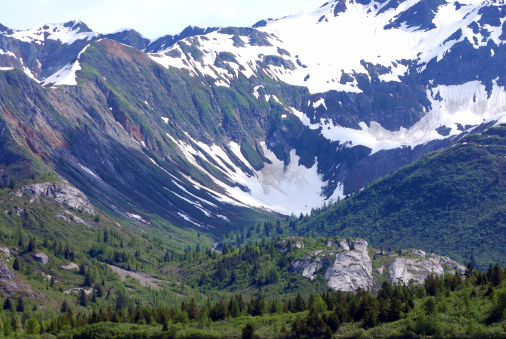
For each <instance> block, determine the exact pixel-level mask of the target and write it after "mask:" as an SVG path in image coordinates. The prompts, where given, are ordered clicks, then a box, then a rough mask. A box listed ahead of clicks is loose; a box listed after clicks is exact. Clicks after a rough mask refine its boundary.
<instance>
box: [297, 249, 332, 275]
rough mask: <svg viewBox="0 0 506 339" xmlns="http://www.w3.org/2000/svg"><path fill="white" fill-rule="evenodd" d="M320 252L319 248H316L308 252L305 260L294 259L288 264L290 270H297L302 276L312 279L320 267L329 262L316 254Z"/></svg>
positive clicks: (327, 264)
mask: <svg viewBox="0 0 506 339" xmlns="http://www.w3.org/2000/svg"><path fill="white" fill-rule="evenodd" d="M321 252H322V251H321V250H318V251H315V252H312V253H310V254H308V255H307V256H306V258H305V260H297V261H294V262H293V263H292V264H291V265H290V270H291V271H298V272H300V273H301V274H302V276H303V277H306V278H309V279H311V280H313V279H314V278H316V273H317V272H318V271H319V270H320V269H322V268H323V267H324V266H329V265H330V264H331V263H330V261H329V260H327V259H324V258H321V257H320V256H318V255H319V254H320V253H321Z"/></svg>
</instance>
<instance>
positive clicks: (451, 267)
mask: <svg viewBox="0 0 506 339" xmlns="http://www.w3.org/2000/svg"><path fill="white" fill-rule="evenodd" d="M412 253H413V254H415V255H418V256H420V257H421V259H409V258H395V260H394V261H393V262H392V264H391V265H390V268H389V271H390V279H391V280H392V282H393V283H394V284H396V283H400V284H408V283H409V282H410V281H413V282H415V283H418V284H421V283H423V282H424V281H425V279H426V278H427V276H428V275H429V274H431V273H433V274H437V275H442V274H444V273H445V272H452V273H454V272H455V270H458V271H461V272H464V271H465V269H466V268H465V267H464V266H462V265H460V264H459V263H457V262H455V261H453V260H451V259H450V258H448V257H440V256H438V255H435V254H429V255H428V257H429V258H428V259H427V260H426V259H425V257H426V256H427V255H426V254H425V252H423V251H419V250H413V252H412Z"/></svg>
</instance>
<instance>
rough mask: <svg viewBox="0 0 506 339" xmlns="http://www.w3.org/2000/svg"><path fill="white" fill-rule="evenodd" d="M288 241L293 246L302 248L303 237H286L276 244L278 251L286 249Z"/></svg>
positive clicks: (281, 251)
mask: <svg viewBox="0 0 506 339" xmlns="http://www.w3.org/2000/svg"><path fill="white" fill-rule="evenodd" d="M289 241H290V242H291V243H292V247H293V248H304V239H303V238H302V237H288V238H286V239H284V240H282V241H280V242H278V243H277V244H276V247H277V248H278V250H279V253H283V252H284V251H286V249H287V247H288V242H289Z"/></svg>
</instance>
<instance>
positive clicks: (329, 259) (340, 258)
mask: <svg viewBox="0 0 506 339" xmlns="http://www.w3.org/2000/svg"><path fill="white" fill-rule="evenodd" d="M326 246H327V247H334V248H335V249H332V250H330V252H327V253H323V250H317V251H314V252H311V253H309V254H308V255H307V256H306V258H305V259H304V260H298V261H295V262H293V263H292V264H291V266H290V269H291V270H293V271H298V272H300V273H301V274H302V276H304V277H307V278H309V279H311V280H312V279H314V278H315V277H316V274H317V273H318V272H319V271H322V270H325V275H324V276H325V279H326V280H328V286H329V287H331V288H333V289H335V290H340V291H345V292H350V291H354V290H356V289H358V288H364V289H368V288H370V287H372V285H373V282H374V279H373V275H372V262H371V258H370V257H369V254H368V253H367V242H366V241H365V240H362V239H350V240H349V241H346V240H344V239H343V240H340V241H339V243H338V244H336V243H335V242H332V241H327V243H326ZM322 273H323V272H322Z"/></svg>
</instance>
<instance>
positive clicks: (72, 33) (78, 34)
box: [5, 20, 99, 45]
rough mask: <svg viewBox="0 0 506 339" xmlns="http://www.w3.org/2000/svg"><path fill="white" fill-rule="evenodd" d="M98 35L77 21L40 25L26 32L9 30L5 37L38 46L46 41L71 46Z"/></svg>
mask: <svg viewBox="0 0 506 339" xmlns="http://www.w3.org/2000/svg"><path fill="white" fill-rule="evenodd" d="M98 35H99V34H98V33H96V32H92V31H91V30H90V29H89V28H88V26H86V25H85V24H84V23H83V22H81V21H79V20H73V21H69V22H67V23H64V24H42V25H39V26H37V27H34V28H31V29H28V30H19V31H13V30H11V31H8V32H6V34H5V36H7V37H11V38H14V39H17V40H20V41H23V42H29V43H31V42H34V43H36V44H39V45H40V44H43V43H44V41H46V40H54V41H60V42H61V43H62V44H67V45H71V44H73V43H74V42H75V41H77V40H91V39H93V38H95V37H97V36H98Z"/></svg>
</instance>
